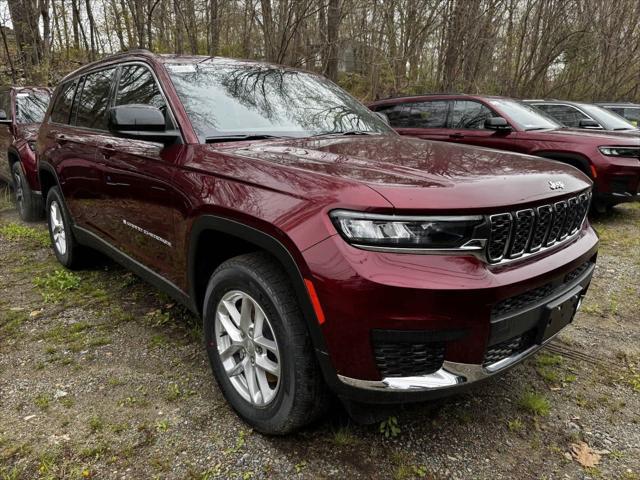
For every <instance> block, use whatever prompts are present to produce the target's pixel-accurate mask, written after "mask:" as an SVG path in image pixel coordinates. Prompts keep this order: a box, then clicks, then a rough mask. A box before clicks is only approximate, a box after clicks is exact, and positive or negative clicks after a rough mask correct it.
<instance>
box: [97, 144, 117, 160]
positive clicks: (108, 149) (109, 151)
mask: <svg viewBox="0 0 640 480" xmlns="http://www.w3.org/2000/svg"><path fill="white" fill-rule="evenodd" d="M100 152H102V156H103V157H104V158H109V157H111V156H113V155H115V153H116V149H115V147H114V146H113V145H105V146H104V147H100Z"/></svg>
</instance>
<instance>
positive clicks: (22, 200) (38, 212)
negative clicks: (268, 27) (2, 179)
mask: <svg viewBox="0 0 640 480" xmlns="http://www.w3.org/2000/svg"><path fill="white" fill-rule="evenodd" d="M11 174H12V177H13V194H14V196H15V200H16V207H17V209H18V213H19V214H20V218H22V220H24V221H25V222H35V221H37V220H41V219H42V217H43V214H44V211H43V205H42V197H41V196H40V195H36V194H34V193H33V191H32V190H31V187H29V182H27V179H26V178H25V176H24V174H23V173H22V168H21V167H20V162H14V164H13V165H12V166H11Z"/></svg>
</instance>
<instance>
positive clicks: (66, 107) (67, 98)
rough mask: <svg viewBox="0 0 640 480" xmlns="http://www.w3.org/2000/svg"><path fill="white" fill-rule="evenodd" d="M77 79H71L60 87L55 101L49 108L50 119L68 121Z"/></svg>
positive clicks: (59, 121)
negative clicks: (50, 108)
mask: <svg viewBox="0 0 640 480" xmlns="http://www.w3.org/2000/svg"><path fill="white" fill-rule="evenodd" d="M76 83H77V80H72V81H70V82H67V83H65V84H64V85H62V87H60V90H59V93H58V96H57V97H56V103H55V104H54V105H53V109H52V110H51V121H52V122H55V123H69V118H70V117H71V109H72V107H73V96H74V94H75V91H76Z"/></svg>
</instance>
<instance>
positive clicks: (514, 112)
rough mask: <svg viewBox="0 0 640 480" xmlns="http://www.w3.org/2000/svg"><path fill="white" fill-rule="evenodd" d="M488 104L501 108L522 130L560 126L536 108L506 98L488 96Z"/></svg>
mask: <svg viewBox="0 0 640 480" xmlns="http://www.w3.org/2000/svg"><path fill="white" fill-rule="evenodd" d="M488 102H489V104H490V105H493V106H495V107H496V108H498V109H500V110H502V112H504V113H505V114H506V115H508V116H509V118H510V119H511V120H512V121H513V122H514V123H516V125H517V126H518V127H520V128H522V129H523V130H546V129H549V128H561V127H562V125H560V124H559V123H558V122H556V121H555V120H553V119H552V118H550V117H548V116H546V115H545V114H544V113H542V112H540V111H539V110H538V109H536V108H534V107H531V106H529V105H526V104H524V103H521V102H518V101H516V100H507V99H506V98H490V99H489V100H488Z"/></svg>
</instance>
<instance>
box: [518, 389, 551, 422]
mask: <svg viewBox="0 0 640 480" xmlns="http://www.w3.org/2000/svg"><path fill="white" fill-rule="evenodd" d="M518 405H520V408H522V409H523V410H524V411H526V412H528V413H530V414H532V415H535V416H537V417H544V416H547V415H549V412H550V411H551V404H550V403H549V400H547V398H546V397H545V396H544V395H541V394H539V393H536V392H525V393H524V394H523V395H522V396H521V397H520V399H519V400H518Z"/></svg>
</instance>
